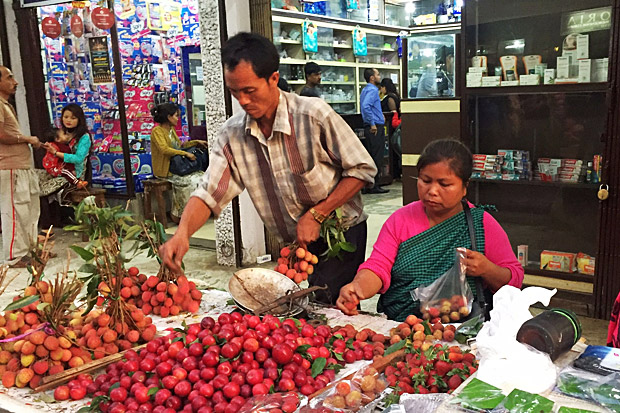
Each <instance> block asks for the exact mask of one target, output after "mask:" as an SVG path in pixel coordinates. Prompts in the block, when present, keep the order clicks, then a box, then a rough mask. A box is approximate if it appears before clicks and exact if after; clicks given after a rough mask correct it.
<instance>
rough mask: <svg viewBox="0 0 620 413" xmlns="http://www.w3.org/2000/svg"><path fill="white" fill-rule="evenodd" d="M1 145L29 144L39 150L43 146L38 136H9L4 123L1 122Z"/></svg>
mask: <svg viewBox="0 0 620 413" xmlns="http://www.w3.org/2000/svg"><path fill="white" fill-rule="evenodd" d="M0 143H2V144H4V145H17V144H22V143H29V144H31V145H32V146H34V147H36V148H38V147H39V146H40V144H41V142H39V138H37V137H36V136H24V135H21V134H20V135H17V136H15V135H7V134H6V132H5V130H4V122H3V121H0Z"/></svg>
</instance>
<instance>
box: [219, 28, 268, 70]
mask: <svg viewBox="0 0 620 413" xmlns="http://www.w3.org/2000/svg"><path fill="white" fill-rule="evenodd" d="M242 60H244V61H246V62H248V63H249V64H251V65H252V69H253V70H254V73H255V74H256V76H258V77H262V78H263V79H265V80H269V78H270V77H271V75H272V74H273V73H274V72H277V71H278V68H279V67H280V55H279V54H278V50H277V49H276V47H275V46H274V45H273V43H272V42H271V40H269V39H267V38H266V37H263V36H261V35H260V34H256V33H247V32H241V33H238V34H236V35H234V36H233V37H231V38H230V39H228V41H227V42H226V43H225V44H224V46H222V63H223V64H224V68H225V69H227V70H235V68H236V67H237V65H238V64H239V63H240V62H241V61H242Z"/></svg>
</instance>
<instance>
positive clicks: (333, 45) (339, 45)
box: [318, 43, 352, 49]
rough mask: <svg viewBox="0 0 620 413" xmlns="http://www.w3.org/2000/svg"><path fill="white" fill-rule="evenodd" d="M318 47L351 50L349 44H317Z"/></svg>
mask: <svg viewBox="0 0 620 413" xmlns="http://www.w3.org/2000/svg"><path fill="white" fill-rule="evenodd" d="M318 46H319V47H332V48H334V49H352V46H351V45H350V44H329V43H319V44H318Z"/></svg>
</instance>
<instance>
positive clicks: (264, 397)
mask: <svg viewBox="0 0 620 413" xmlns="http://www.w3.org/2000/svg"><path fill="white" fill-rule="evenodd" d="M307 402H308V399H307V398H306V397H304V396H299V395H298V394H297V393H295V392H286V393H273V394H261V395H259V396H254V397H251V398H249V399H248V400H247V401H246V402H245V404H244V405H243V406H242V407H241V408H240V409H239V411H238V413H270V412H277V411H280V412H284V413H293V412H294V411H296V410H297V409H298V408H299V407H300V406H304V405H305V404H307Z"/></svg>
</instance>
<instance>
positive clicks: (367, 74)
mask: <svg viewBox="0 0 620 413" xmlns="http://www.w3.org/2000/svg"><path fill="white" fill-rule="evenodd" d="M375 70H376V69H374V68H370V67H367V68H366V69H364V79H366V83H368V82H370V77H371V76H374V74H375Z"/></svg>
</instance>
